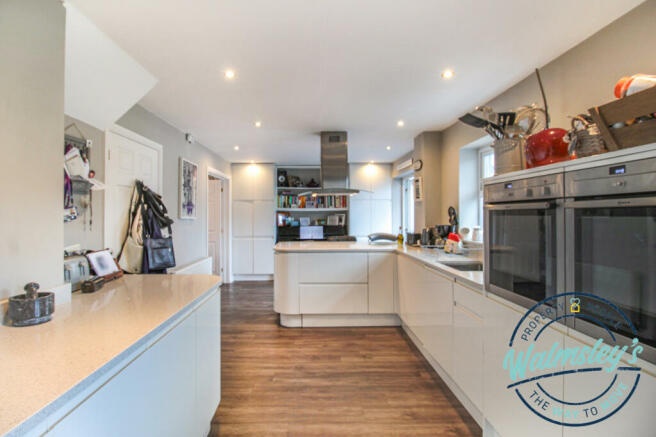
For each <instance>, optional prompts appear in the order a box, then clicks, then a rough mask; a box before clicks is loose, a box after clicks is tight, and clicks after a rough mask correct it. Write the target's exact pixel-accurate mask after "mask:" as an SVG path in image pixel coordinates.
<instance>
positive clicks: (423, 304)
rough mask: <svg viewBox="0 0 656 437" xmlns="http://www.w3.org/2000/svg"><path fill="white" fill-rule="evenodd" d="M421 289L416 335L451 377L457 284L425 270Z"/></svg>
mask: <svg viewBox="0 0 656 437" xmlns="http://www.w3.org/2000/svg"><path fill="white" fill-rule="evenodd" d="M422 267H423V269H422V270H423V271H422V273H421V276H420V281H419V284H418V287H417V292H418V293H419V297H418V298H417V300H416V301H415V303H416V304H417V307H416V314H417V326H416V328H415V334H416V335H417V337H419V340H421V342H422V343H423V344H424V346H425V347H426V349H427V350H428V352H429V353H430V354H431V356H432V357H433V358H434V359H435V361H437V362H438V363H439V365H440V366H441V367H442V368H443V369H444V370H445V371H446V372H447V373H449V374H452V363H453V357H452V356H453V345H452V343H453V280H452V279H450V278H448V277H447V276H444V275H443V274H442V273H439V272H437V271H436V270H434V269H432V268H430V267H428V266H425V265H424V266H422Z"/></svg>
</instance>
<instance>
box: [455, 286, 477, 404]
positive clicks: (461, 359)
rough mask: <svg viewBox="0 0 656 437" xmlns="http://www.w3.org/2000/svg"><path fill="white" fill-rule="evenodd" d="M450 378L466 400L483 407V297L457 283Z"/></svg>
mask: <svg viewBox="0 0 656 437" xmlns="http://www.w3.org/2000/svg"><path fill="white" fill-rule="evenodd" d="M453 294H454V306H453V374H452V377H453V380H454V381H455V382H456V384H458V386H459V387H460V388H461V389H462V391H463V392H465V394H466V395H467V397H468V398H469V400H471V401H472V403H473V404H474V405H475V406H476V408H478V409H479V410H481V411H482V410H483V318H482V310H483V307H484V305H485V302H484V299H485V298H484V297H483V296H482V295H481V294H479V293H477V292H476V291H473V290H470V289H468V288H466V287H463V286H462V285H459V284H454V285H453Z"/></svg>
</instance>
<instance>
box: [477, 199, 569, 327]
mask: <svg viewBox="0 0 656 437" xmlns="http://www.w3.org/2000/svg"><path fill="white" fill-rule="evenodd" d="M561 203H562V202H560V201H548V202H524V203H522V202H517V203H507V204H499V205H490V204H488V205H485V288H486V290H487V291H488V292H491V293H493V294H496V295H499V296H501V297H503V298H505V299H507V300H509V301H511V302H513V303H516V304H517V305H520V306H522V307H524V308H532V307H533V306H534V305H535V304H536V303H537V302H539V301H542V300H543V299H546V298H550V297H553V296H556V295H557V294H558V293H560V292H561V291H562V290H564V285H565V284H564V267H565V265H564V258H565V249H564V232H563V229H564V228H563V227H564V213H563V209H562V207H561ZM547 305H548V306H549V307H551V308H553V309H562V302H559V301H558V298H554V299H552V300H549V301H548V302H547ZM557 313H559V312H558V311H555V312H552V311H549V312H548V316H549V317H551V318H554V317H555V316H556V315H557Z"/></svg>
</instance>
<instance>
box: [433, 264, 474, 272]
mask: <svg viewBox="0 0 656 437" xmlns="http://www.w3.org/2000/svg"><path fill="white" fill-rule="evenodd" d="M442 264H444V265H445V266H449V267H451V268H452V269H456V270H460V271H461V272H481V271H483V263H482V262H471V263H462V262H458V263H455V262H443V263H442Z"/></svg>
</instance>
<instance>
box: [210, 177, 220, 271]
mask: <svg viewBox="0 0 656 437" xmlns="http://www.w3.org/2000/svg"><path fill="white" fill-rule="evenodd" d="M221 193H223V181H222V180H221V179H214V178H211V179H210V180H208V181H207V211H208V212H207V213H208V220H207V256H211V257H212V273H214V274H215V275H221V274H222V273H223V272H221V202H222V194H221Z"/></svg>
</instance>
